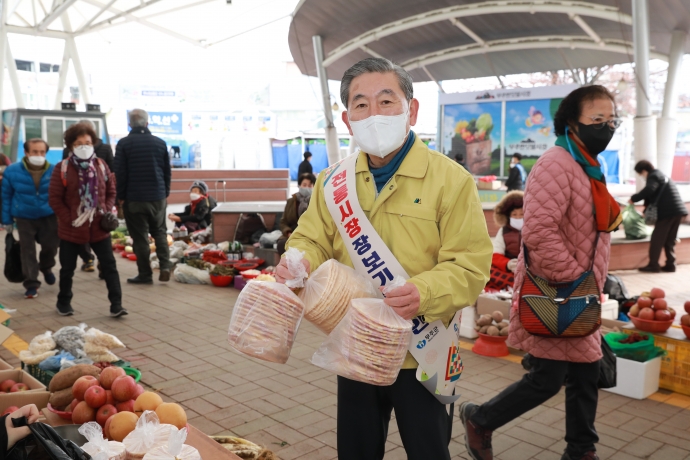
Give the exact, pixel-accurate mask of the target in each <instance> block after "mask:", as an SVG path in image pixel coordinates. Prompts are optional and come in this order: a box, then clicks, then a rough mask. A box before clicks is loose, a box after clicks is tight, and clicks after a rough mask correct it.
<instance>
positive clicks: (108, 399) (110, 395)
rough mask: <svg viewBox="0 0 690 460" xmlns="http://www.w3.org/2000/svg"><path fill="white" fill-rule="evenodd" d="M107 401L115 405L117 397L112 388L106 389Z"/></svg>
mask: <svg viewBox="0 0 690 460" xmlns="http://www.w3.org/2000/svg"><path fill="white" fill-rule="evenodd" d="M105 403H106V404H110V405H111V406H114V405H115V403H116V401H115V398H113V392H112V391H110V390H105Z"/></svg>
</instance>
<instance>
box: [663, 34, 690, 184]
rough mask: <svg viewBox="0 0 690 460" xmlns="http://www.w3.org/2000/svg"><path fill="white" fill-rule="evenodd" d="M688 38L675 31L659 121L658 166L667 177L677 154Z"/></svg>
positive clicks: (672, 37) (672, 36)
mask: <svg viewBox="0 0 690 460" xmlns="http://www.w3.org/2000/svg"><path fill="white" fill-rule="evenodd" d="M687 36H688V34H687V32H685V31H684V30H674V31H673V34H672V35H671V51H670V52H669V54H668V71H667V76H666V87H665V89H664V107H663V109H662V112H661V118H659V120H658V121H657V133H656V135H657V164H658V168H659V169H660V170H661V171H662V172H663V173H664V174H666V175H667V176H670V175H671V171H672V170H673V157H674V156H675V153H676V137H677V136H678V121H677V120H676V111H677V108H678V79H679V76H680V67H681V64H682V62H683V45H685V40H686V39H687Z"/></svg>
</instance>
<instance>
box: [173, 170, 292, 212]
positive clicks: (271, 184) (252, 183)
mask: <svg viewBox="0 0 690 460" xmlns="http://www.w3.org/2000/svg"><path fill="white" fill-rule="evenodd" d="M197 180H202V181H204V182H206V185H207V186H208V189H209V194H210V195H211V196H212V197H213V198H215V199H216V201H217V202H218V203H225V202H237V201H282V202H283V203H284V202H285V201H286V200H287V198H288V196H289V192H290V172H289V170H287V169H265V170H264V169H261V170H239V169H232V170H205V169H173V171H172V181H171V184H170V196H169V197H168V204H184V203H189V189H190V188H191V186H192V184H193V183H194V181H197Z"/></svg>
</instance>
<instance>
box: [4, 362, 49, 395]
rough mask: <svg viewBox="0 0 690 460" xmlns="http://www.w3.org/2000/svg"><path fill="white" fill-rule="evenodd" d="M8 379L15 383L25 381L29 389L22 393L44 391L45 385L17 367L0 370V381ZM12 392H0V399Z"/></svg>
mask: <svg viewBox="0 0 690 460" xmlns="http://www.w3.org/2000/svg"><path fill="white" fill-rule="evenodd" d="M8 379H12V380H14V381H15V382H16V383H26V384H27V386H28V387H29V389H28V390H27V391H24V392H23V393H28V392H38V391H46V386H45V385H43V384H42V383H41V382H39V381H38V380H36V379H35V378H33V377H32V376H31V375H30V374H29V373H28V372H24V371H22V370H19V369H14V370H6V371H0V383H1V382H4V381H5V380H8ZM12 394H13V393H8V394H0V401H1V400H2V398H7V397H9V396H11V395H12Z"/></svg>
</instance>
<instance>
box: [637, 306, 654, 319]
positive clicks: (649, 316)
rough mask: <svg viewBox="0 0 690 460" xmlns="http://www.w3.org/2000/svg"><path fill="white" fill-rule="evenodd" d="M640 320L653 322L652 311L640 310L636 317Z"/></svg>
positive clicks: (649, 309) (648, 309) (647, 309)
mask: <svg viewBox="0 0 690 460" xmlns="http://www.w3.org/2000/svg"><path fill="white" fill-rule="evenodd" d="M638 317H639V318H640V319H646V320H649V321H653V320H654V310H652V309H651V308H643V309H641V310H640V314H639V315H638Z"/></svg>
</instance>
